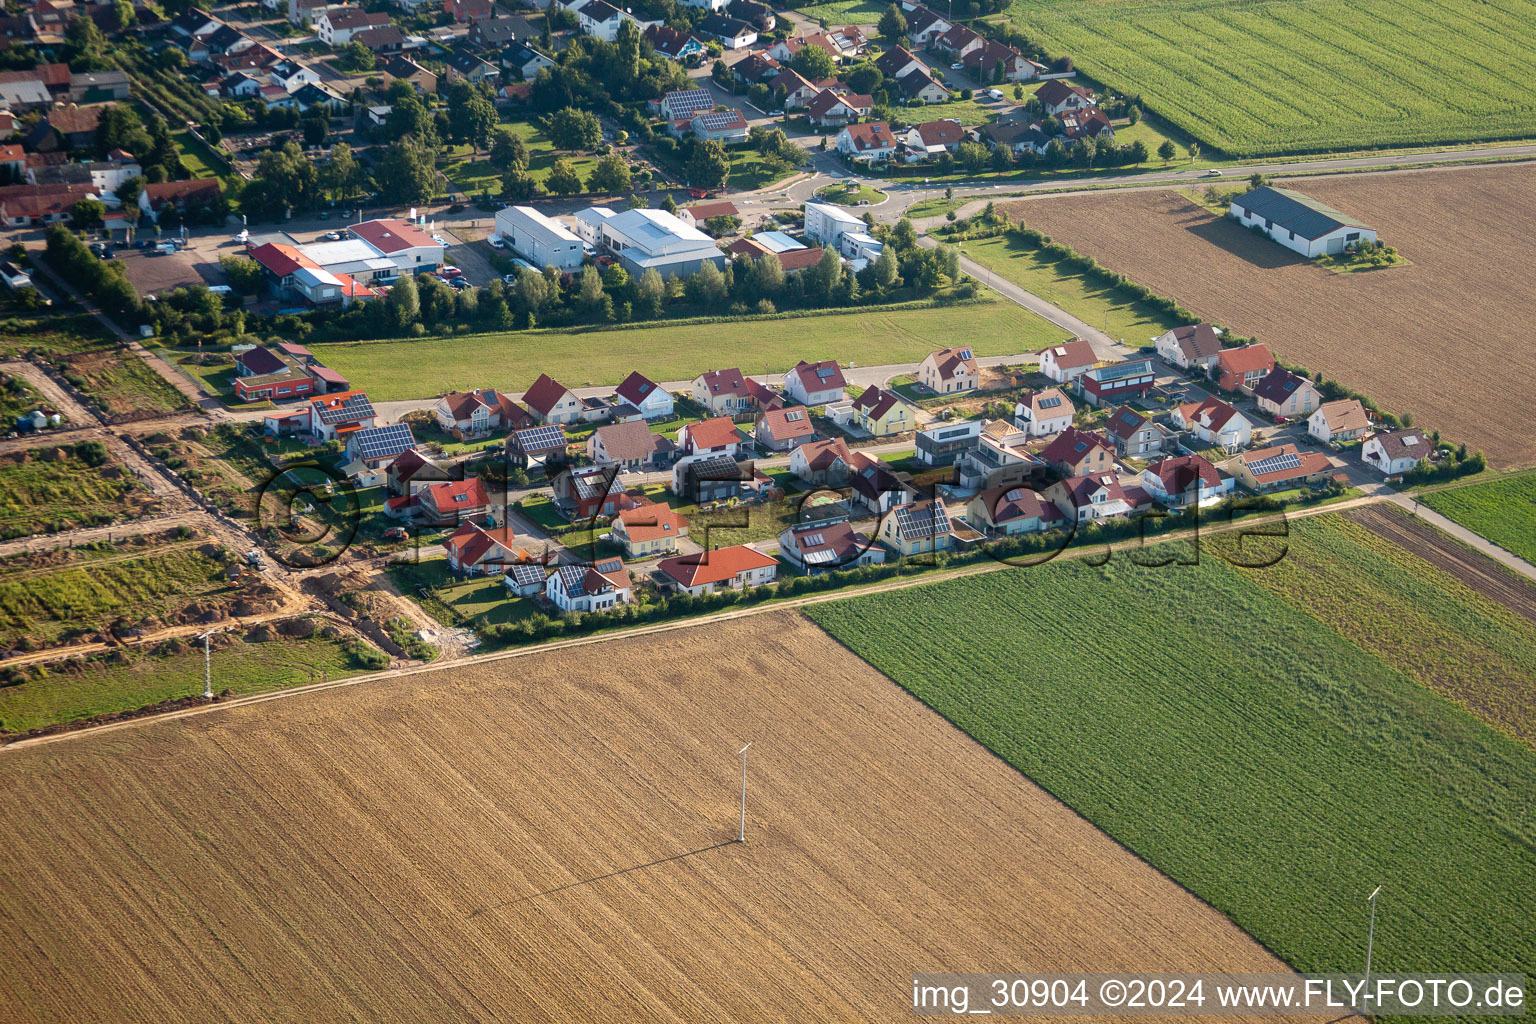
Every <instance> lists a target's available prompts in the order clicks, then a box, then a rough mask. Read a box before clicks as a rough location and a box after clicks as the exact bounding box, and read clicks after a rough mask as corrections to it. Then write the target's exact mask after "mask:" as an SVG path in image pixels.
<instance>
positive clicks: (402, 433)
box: [352, 423, 416, 459]
mask: <svg viewBox="0 0 1536 1024" xmlns="http://www.w3.org/2000/svg"><path fill="white" fill-rule="evenodd" d="M352 440H353V442H354V443H355V444H356V445H357V450H358V456H359V457H360V458H364V459H386V458H388V457H389V456H391V455H399V454H400V453H401V452H404V451H407V450H409V449H411V448H414V447H416V439H415V438H414V437H412V436H411V428H410V427H409V426H408V425H407V424H404V423H392V424H390V425H389V426H387V427H375V428H373V429H371V430H364V431H361V432H359V433H357V434H355V435H353V438H352Z"/></svg>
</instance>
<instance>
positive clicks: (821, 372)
mask: <svg viewBox="0 0 1536 1024" xmlns="http://www.w3.org/2000/svg"><path fill="white" fill-rule="evenodd" d="M836 372H837V370H836V369H834V368H832V367H830V366H818V367H817V368H816V376H818V377H820V378H821V379H822V380H826V379H827V378H828V377H830V376H832V375H833V374H834V373H836Z"/></svg>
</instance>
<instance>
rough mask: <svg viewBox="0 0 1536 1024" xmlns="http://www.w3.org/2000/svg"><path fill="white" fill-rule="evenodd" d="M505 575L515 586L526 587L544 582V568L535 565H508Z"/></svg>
mask: <svg viewBox="0 0 1536 1024" xmlns="http://www.w3.org/2000/svg"><path fill="white" fill-rule="evenodd" d="M507 576H508V577H510V578H511V580H512V582H513V583H514V584H516V585H517V586H519V587H528V586H532V585H533V584H535V583H543V582H544V569H543V568H542V567H541V566H537V565H509V566H507Z"/></svg>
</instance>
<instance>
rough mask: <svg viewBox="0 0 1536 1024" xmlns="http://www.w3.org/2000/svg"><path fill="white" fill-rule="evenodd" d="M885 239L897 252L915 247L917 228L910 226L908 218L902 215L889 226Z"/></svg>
mask: <svg viewBox="0 0 1536 1024" xmlns="http://www.w3.org/2000/svg"><path fill="white" fill-rule="evenodd" d="M885 240H886V242H887V244H889V245H890V247H891V248H893V249H895V250H896V252H897V253H904V252H906V251H908V250H909V249H915V248H917V228H915V227H913V226H912V222H911V221H910V220H908V219H907V218H906V217H903V218H901V220H899V221H897V222H896V224H895V225H894V226H893V227H892V228H891V230H890V234H888V235H887V236H886V239H885Z"/></svg>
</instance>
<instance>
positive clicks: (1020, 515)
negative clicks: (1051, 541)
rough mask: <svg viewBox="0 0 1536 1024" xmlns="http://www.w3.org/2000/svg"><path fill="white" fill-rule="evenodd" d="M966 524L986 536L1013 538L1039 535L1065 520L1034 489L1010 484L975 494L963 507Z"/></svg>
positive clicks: (1055, 508) (1058, 510)
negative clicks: (1014, 536) (1030, 534)
mask: <svg viewBox="0 0 1536 1024" xmlns="http://www.w3.org/2000/svg"><path fill="white" fill-rule="evenodd" d="M965 521H966V523H967V524H969V525H970V527H971V529H973V530H978V531H980V532H982V533H985V534H987V535H988V536H997V535H1002V536H1012V535H1013V534H1016V533H1039V532H1041V531H1042V530H1049V529H1051V528H1052V527H1054V526H1061V525H1064V524H1065V523H1066V521H1067V520H1066V517H1065V516H1063V515H1062V513H1061V510H1060V509H1058V508H1057V507H1056V505H1055V504H1054V503H1053V502H1050V501H1047V500H1046V499H1045V498H1044V497H1043V496H1042V495H1041V494H1040V493H1039V492H1038V491H1036V490H1035V489H1034V488H1031V487H1021V486H1018V485H1016V484H1010V485H1006V486H1003V487H989V488H987V489H986V490H984V491H980V492H978V493H977V494H976V496H975V497H974V498H972V499H971V500H970V502H969V503H968V504H967V505H966V506H965Z"/></svg>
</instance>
